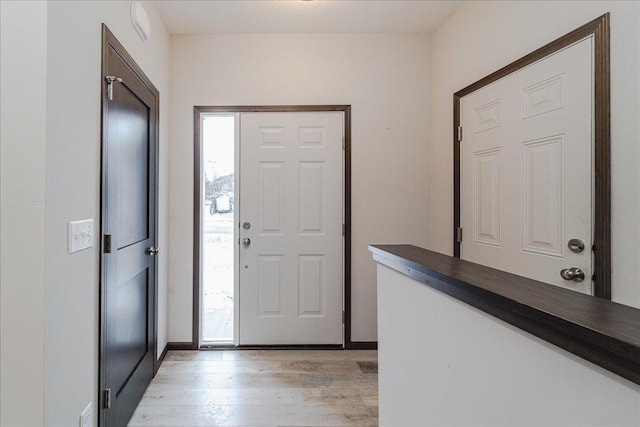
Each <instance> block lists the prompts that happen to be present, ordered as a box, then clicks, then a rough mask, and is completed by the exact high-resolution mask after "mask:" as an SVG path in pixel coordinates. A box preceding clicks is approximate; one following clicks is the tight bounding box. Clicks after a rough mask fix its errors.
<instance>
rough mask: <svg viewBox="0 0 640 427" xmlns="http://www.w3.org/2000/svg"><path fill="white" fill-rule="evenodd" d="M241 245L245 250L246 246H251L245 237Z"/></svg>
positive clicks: (248, 239) (249, 240)
mask: <svg viewBox="0 0 640 427" xmlns="http://www.w3.org/2000/svg"><path fill="white" fill-rule="evenodd" d="M242 244H243V245H244V247H245V248H246V247H247V246H249V245H250V244H251V239H250V238H248V237H245V238H244V239H242Z"/></svg>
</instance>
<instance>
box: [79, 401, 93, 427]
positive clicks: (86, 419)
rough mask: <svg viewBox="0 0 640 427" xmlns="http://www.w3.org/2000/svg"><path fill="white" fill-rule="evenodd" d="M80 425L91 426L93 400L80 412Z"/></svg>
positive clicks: (82, 426) (81, 426)
mask: <svg viewBox="0 0 640 427" xmlns="http://www.w3.org/2000/svg"><path fill="white" fill-rule="evenodd" d="M80 427H91V402H89V404H88V405H87V407H86V408H84V411H82V414H80Z"/></svg>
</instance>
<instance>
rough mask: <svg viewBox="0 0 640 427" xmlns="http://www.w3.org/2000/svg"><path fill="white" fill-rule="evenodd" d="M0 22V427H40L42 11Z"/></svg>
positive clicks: (12, 8)
mask: <svg viewBox="0 0 640 427" xmlns="http://www.w3.org/2000/svg"><path fill="white" fill-rule="evenodd" d="M0 16H1V19H2V22H1V24H0V43H1V46H0V55H1V56H0V65H1V67H2V68H1V71H0V93H2V97H1V98H0V101H1V104H0V123H1V127H0V129H1V134H0V140H1V141H2V145H1V149H0V159H1V166H0V167H1V169H0V172H1V179H0V183H1V190H0V195H1V201H0V209H1V212H0V235H1V236H2V243H1V246H0V304H1V307H0V325H1V327H2V334H1V336H0V379H1V380H0V425H3V426H18V425H24V426H29V425H31V426H36V425H43V424H44V422H43V420H44V418H43V414H44V411H43V407H44V394H43V384H44V344H43V341H44V268H45V252H44V247H45V246H44V243H45V242H44V226H45V210H44V206H45V178H44V177H45V132H46V128H45V120H44V119H43V118H44V116H45V114H46V81H47V72H46V59H47V39H46V37H47V4H46V2H18V1H15V2H14V1H2V2H0ZM16 41H18V42H16ZM25 52H28V54H25Z"/></svg>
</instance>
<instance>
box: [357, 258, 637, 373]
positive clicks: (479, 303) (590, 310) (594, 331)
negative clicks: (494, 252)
mask: <svg viewBox="0 0 640 427" xmlns="http://www.w3.org/2000/svg"><path fill="white" fill-rule="evenodd" d="M369 250H370V251H371V252H372V253H373V259H374V260H375V261H377V262H379V263H380V264H383V265H385V266H387V267H389V268H392V269H394V270H396V271H398V272H400V273H402V274H405V275H407V276H409V277H411V278H413V279H415V280H417V281H419V282H422V283H424V284H426V285H428V286H430V287H432V288H434V289H437V290H439V291H441V292H444V293H445V294H447V295H450V296H451V297H454V298H456V299H458V300H460V301H462V302H465V303H467V304H469V305H471V306H473V307H475V308H477V309H479V310H482V311H484V312H486V313H488V314H490V315H492V316H494V317H497V318H499V319H501V320H503V321H505V322H507V323H510V324H511V325H513V326H516V327H518V328H520V329H522V330H524V331H527V332H529V333H531V334H533V335H535V336H537V337H539V338H542V339H543V340H545V341H548V342H550V343H552V344H554V345H556V346H558V347H560V348H563V349H565V350H567V351H569V352H571V353H573V354H575V355H577V356H580V357H582V358H583V359H586V360H588V361H590V362H592V363H595V364H596V365H598V366H601V367H603V368H604V369H607V370H609V371H611V372H614V373H616V374H618V375H620V376H621V377H624V378H626V379H627V380H629V381H632V382H634V383H636V384H640V309H637V308H633V307H629V306H625V305H622V304H617V303H615V302H611V301H608V300H604V299H601V298H595V297H592V296H588V295H584V294H579V293H576V292H573V291H570V290H567V289H562V288H559V287H556V286H553V285H549V284H546V283H542V282H538V281H536V280H532V279H528V278H526V277H522V276H517V275H515V274H511V273H506V272H504V271H500V270H496V269H493V268H490V267H485V266H482V265H479V264H475V263H472V262H469V261H464V260H461V259H459V258H454V257H450V256H447V255H443V254H440V253H437V252H433V251H429V250H426V249H422V248H419V247H417V246H412V245H372V246H369Z"/></svg>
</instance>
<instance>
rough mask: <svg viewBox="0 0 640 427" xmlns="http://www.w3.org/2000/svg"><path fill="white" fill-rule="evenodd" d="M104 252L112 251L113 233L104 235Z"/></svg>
mask: <svg viewBox="0 0 640 427" xmlns="http://www.w3.org/2000/svg"><path fill="white" fill-rule="evenodd" d="M104 253H105V254H110V253H111V234H105V235H104Z"/></svg>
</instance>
